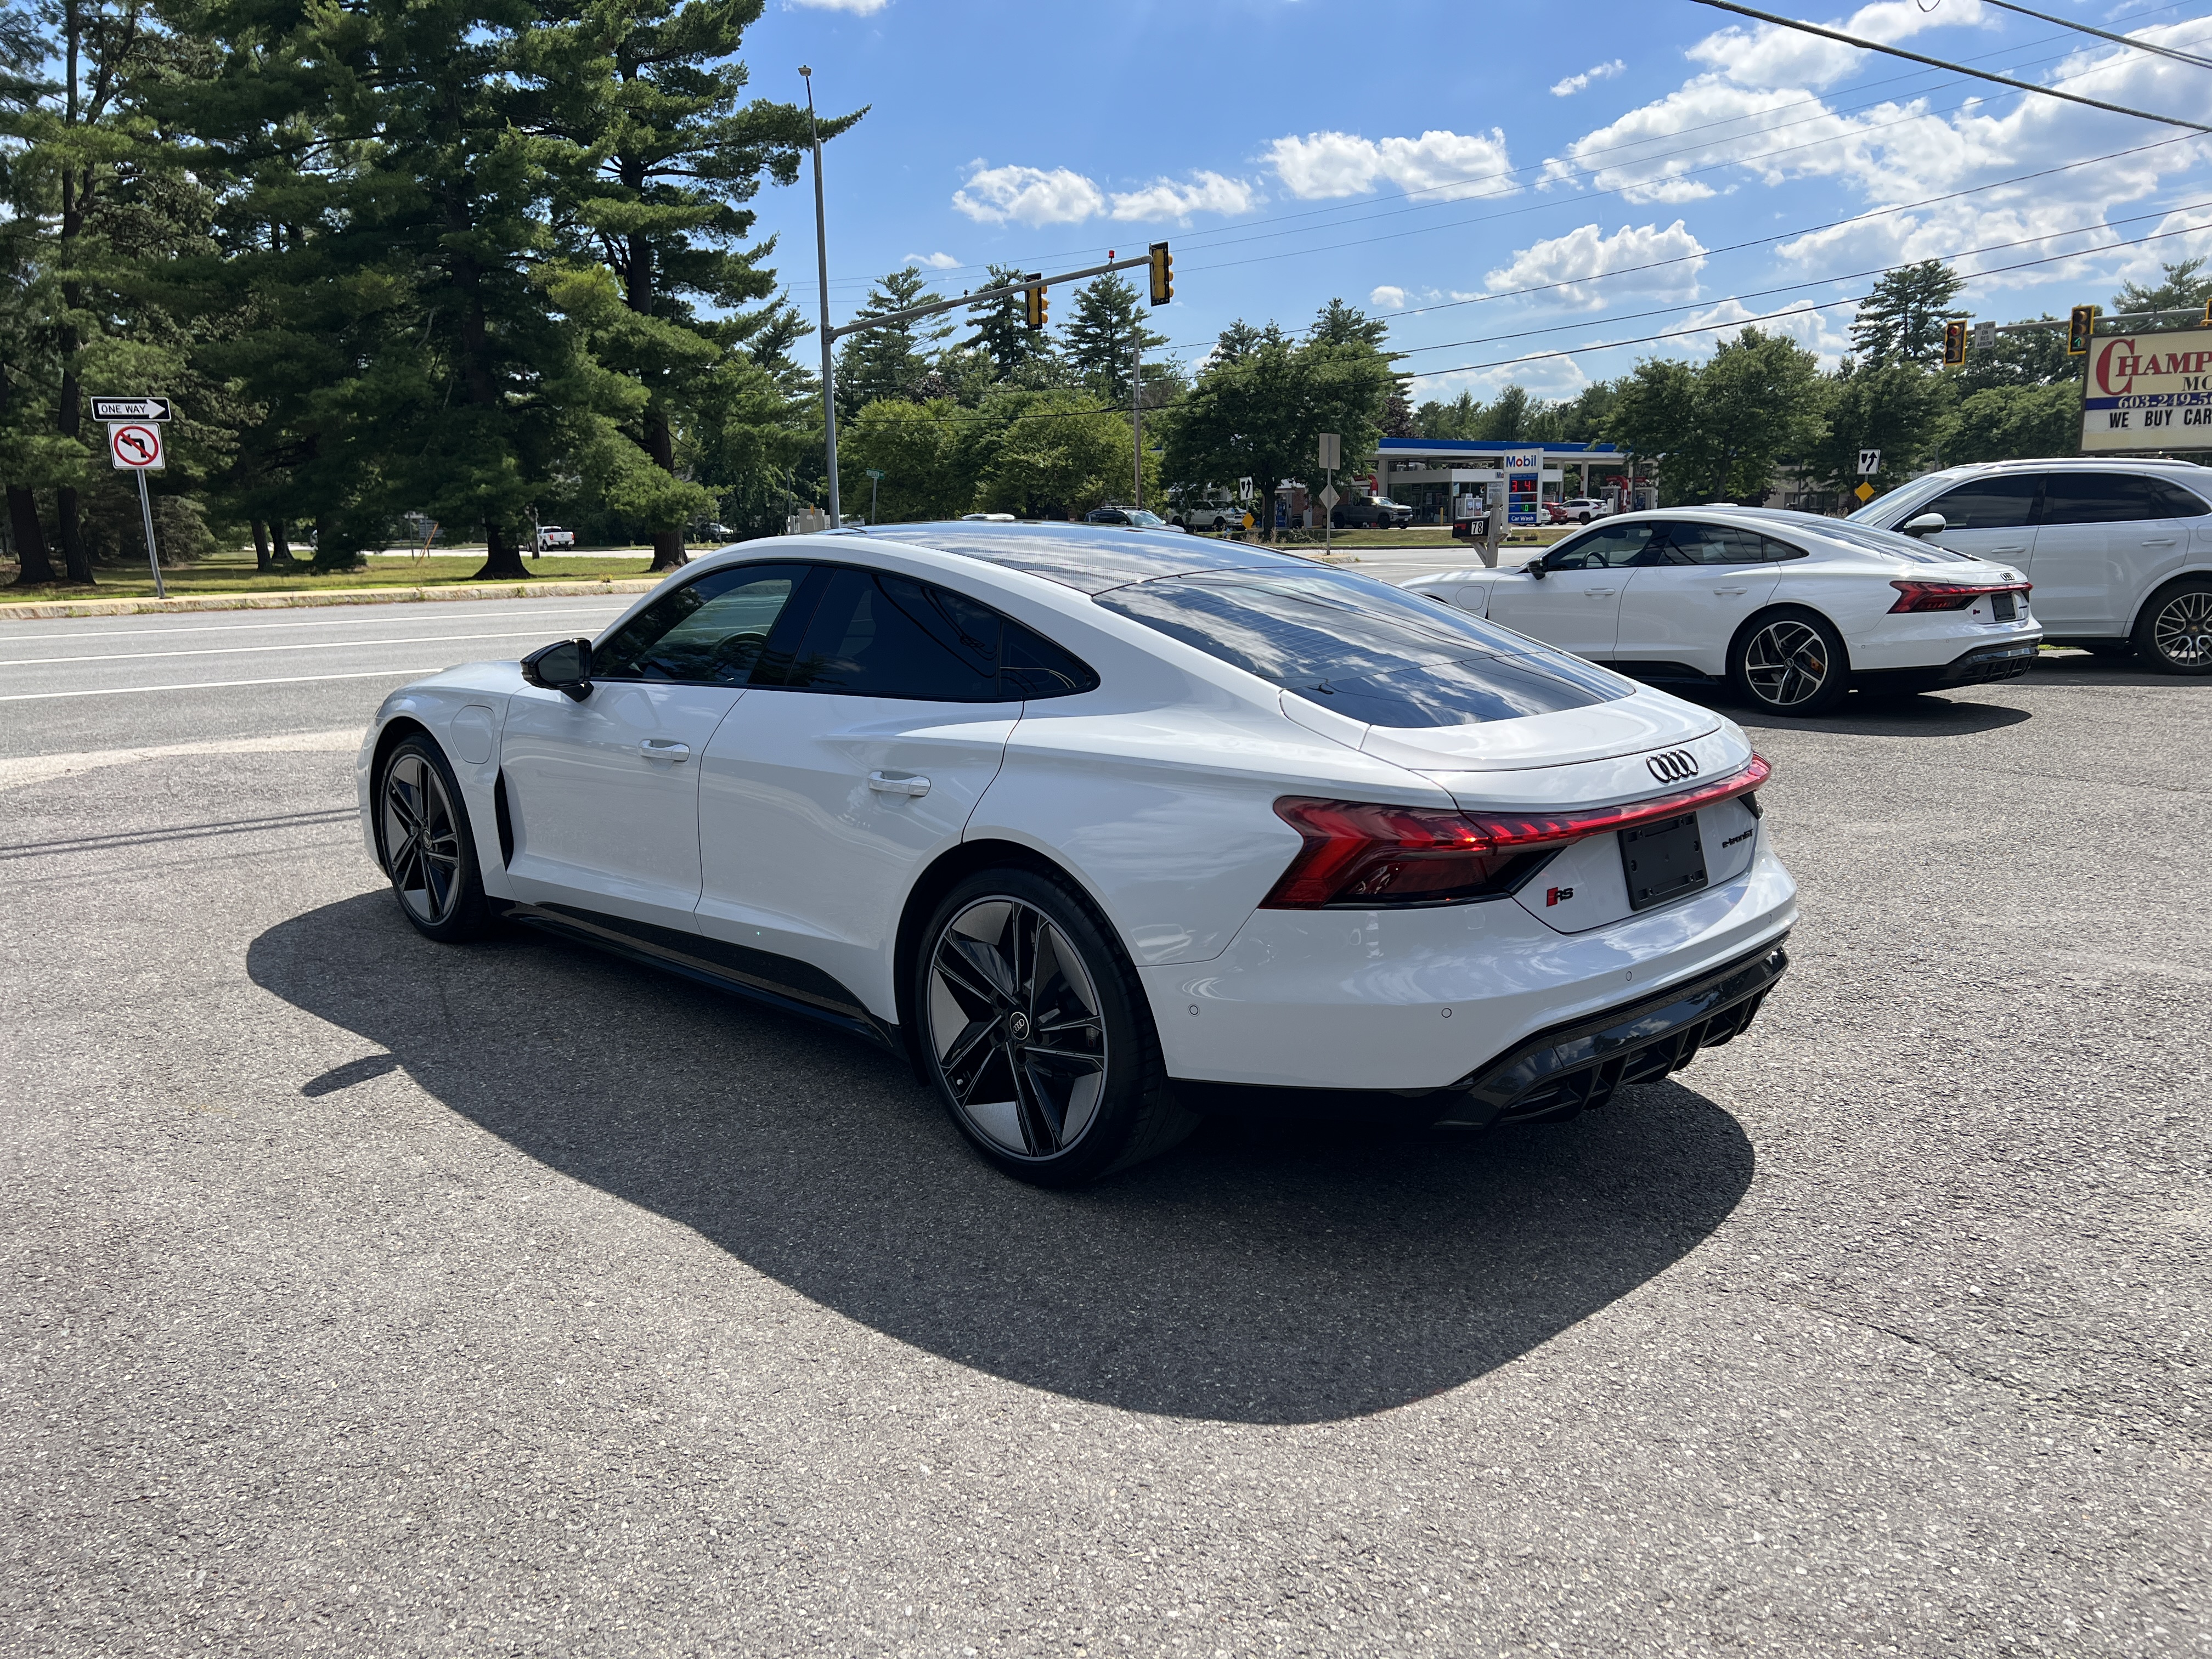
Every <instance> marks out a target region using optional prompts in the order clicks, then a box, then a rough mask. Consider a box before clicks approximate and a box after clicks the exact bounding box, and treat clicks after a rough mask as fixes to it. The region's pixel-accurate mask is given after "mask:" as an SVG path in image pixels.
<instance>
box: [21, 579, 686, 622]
mask: <svg viewBox="0 0 2212 1659" xmlns="http://www.w3.org/2000/svg"><path fill="white" fill-rule="evenodd" d="M661 580H662V579H661V578H660V577H658V576H652V577H644V578H635V577H623V578H621V579H619V580H617V579H614V578H608V579H605V580H599V581H591V580H580V581H528V582H475V583H470V584H468V585H466V586H453V587H333V588H327V589H325V590H324V591H323V592H319V593H318V592H301V593H193V594H189V595H187V596H185V597H184V598H182V599H54V600H51V601H49V600H33V601H30V602H27V603H24V604H20V605H10V604H9V603H7V602H6V601H4V600H0V621H12V620H13V619H15V617H29V618H40V617H138V616H145V615H148V614H149V613H150V614H154V615H161V614H165V613H167V612H170V611H289V610H293V609H295V608H297V607H300V606H303V605H437V604H442V603H444V602H446V601H447V600H457V599H544V598H546V597H547V596H548V595H550V596H552V597H553V598H556V599H560V598H568V597H577V596H581V595H586V594H592V593H650V592H653V589H654V588H656V587H658V586H660V583H661Z"/></svg>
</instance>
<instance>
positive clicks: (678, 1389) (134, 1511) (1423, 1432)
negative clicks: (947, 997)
mask: <svg viewBox="0 0 2212 1659" xmlns="http://www.w3.org/2000/svg"><path fill="white" fill-rule="evenodd" d="M616 608H617V605H616V604H615V603H614V602H609V601H589V602H553V601H543V602H541V601H523V602H519V603H517V604H515V605H452V606H421V607H416V606H404V607H392V608H389V609H379V610H377V611H349V612H343V613H338V612H332V611H301V612H289V613H283V614H282V615H280V616H263V615H255V614H252V613H243V614H241V613H226V614H217V615H215V616H210V617H191V618H174V617H161V618H118V619H113V620H103V621H99V622H82V623H36V624H15V625H7V626H0V633H4V635H5V636H6V644H5V653H4V655H5V665H4V666H0V697H5V698H9V699H12V701H7V702H0V733H4V744H5V747H4V752H0V907H3V908H0V914H4V916H5V918H6V927H5V934H4V938H5V951H4V957H0V1114H4V1119H5V1125H6V1133H5V1138H4V1142H0V1146H4V1152H0V1156H4V1158H5V1159H6V1171H7V1177H6V1186H5V1198H6V1202H5V1205H4V1208H0V1261H4V1266H0V1299H4V1307H5V1323H4V1348H0V1502H4V1504H5V1506H6V1508H5V1520H4V1526H0V1650H5V1651H7V1652H10V1653H22V1654H40V1655H72V1656H74V1655H112V1654H131V1655H168V1654H183V1653H188V1652H189V1653H201V1652H220V1653H223V1654H227V1655H232V1654H234V1655H251V1656H260V1655H289V1654H307V1653H314V1654H345V1655H353V1654H360V1655H378V1656H411V1655H418V1654H422V1655H428V1654H437V1655H455V1656H479V1655H486V1654H493V1653H497V1654H522V1655H563V1656H565V1655H606V1656H632V1655H663V1654H666V1655H687V1656H688V1655H731V1656H738V1655H759V1654H854V1655H877V1654H882V1655H902V1654H915V1655H951V1656H964V1655H969V1654H981V1655H999V1654H1009V1655H1012V1654H1019V1655H1031V1654H1036V1655H1078V1654H1085V1655H1089V1654H1130V1655H1151V1654H1178V1655H1180V1654H1191V1655H1200V1656H1211V1655H1221V1654H1229V1655H1245V1654H1302V1655H1322V1654H1330V1655H1335V1654H1345V1655H1350V1654H1358V1655H1371V1654H1386V1653H1387V1654H1408V1655H1415V1654H1418V1655H1450V1656H1461V1655H1493V1654H1511V1653H1524V1652H1534V1653H1541V1654H1587V1655H1593V1656H1595V1655H1606V1656H1613V1655H1621V1654H1639V1655H1640V1654H1668V1655H1674V1654H1680V1655H1705V1654H1714V1653H1753V1654H1762V1655H1775V1656H1801V1655H1827V1654H1838V1655H1840V1654H1854V1655H1856V1654H1869V1653H1886V1654H1908V1655H1918V1654H1946V1655H2010V1656H2024V1655H2053V1656H2090V1655H2097V1656H2102V1655H2114V1656H2119V1655H2127V1656H2140V1655H2166V1654H2176V1655H2179V1654H2202V1653H2204V1652H2205V1651H2207V1650H2208V1646H2212V1625H2208V1621H2207V1612H2208V1607H2207V1602H2208V1588H2207V1566H2208V1555H2212V1549H2208V1528H2212V1504H2208V1503H2207V1501H2206V1491H2207V1483H2206V1471H2207V1468H2208V1462H2212V1458H2208V1445H2207V1439H2206V1431H2207V1428H2208V1424H2212V1412H2208V1404H2212V1402H2208V1401H2207V1399H2206V1395H2205V1390H2204V1381H2203V1378H2204V1369H2205V1360H2206V1353H2205V1343H2206V1324H2207V1308H2208V1301H2212V1298H2208V1290H2212V1275H2208V1273H2207V1271H2206V1269H2207V1257H2208V1249H2207V1246H2208V1227H2212V1200H2209V1199H2208V1194H2207V1188H2206V1180H2205V1164H2206V1159H2205V1152H2206V1134H2205V1117H2206V1104H2207V1092H2208V1091H2207V1063H2206V1053H2207V1046H2206V1042H2205V1036H2206V1031H2207V1027H2208V1019H2207V1015H2206V1008H2207V1005H2208V1000H2212V959H2208V957H2207V954H2206V951H2205V947H2204V937H2205V935H2204V926H2203V917H2204V915H2206V913H2207V910H2208V908H2212V860H2208V858H2207V856H2206V853H2205V848H2206V847H2207V845H2208V842H2212V803H2208V794H2207V785H2206V781H2205V780H2206V777H2207V775H2208V773H2212V684H2202V683H2199V684H2190V683H2185V682H2179V681H2172V680H2166V679H2161V678H2155V677H2153V676H2149V675H2146V674H2142V673H2139V672H2136V671H2132V670H2130V668H2128V667H2127V666H2126V665H2113V664H2110V663H2101V662H2093V661H2091V660H2089V659H2066V660H2064V661H2063V662H2061V663H2058V664H2057V665H2051V666H2048V667H2045V668H2044V669H2041V670H2039V671H2038V672H2036V673H2035V674H2034V675H2033V676H2032V677H2031V678H2027V679H2026V680H2022V681H2017V682H2014V683H2012V684H2004V685H1999V686H1994V687H1988V688H1984V689H1980V690H1973V691H1969V692H1964V693H1960V694H1956V695H1953V696H1943V697H1928V698H1920V699H1913V700H1911V701H1909V702H1905V703H1901V704H1899V703H1890V704H1873V705H1869V706H1867V707H1864V708H1860V707H1851V708H1847V709H1846V711H1845V712H1844V714H1843V715H1842V716H1841V717H1840V718H1838V719H1836V720H1831V721H1827V722H1822V723H1819V724H1815V725H1803V724H1794V723H1793V724H1786V725H1771V724H1770V725H1766V726H1763V727H1761V728H1760V729H1759V731H1758V733H1757V736H1758V738H1759V743H1760V745H1761V747H1762V749H1763V750H1765V752H1766V753H1767V754H1768V756H1769V757H1771V759H1773V760H1774V762H1775V763H1776V766H1777V775H1776V779H1775V781H1774V783H1773V784H1772V785H1771V787H1770V789H1769V791H1768V792H1767V796H1766V799H1767V801H1768V804H1769V805H1768V810H1769V813H1770V819H1769V822H1770V823H1771V824H1772V825H1773V826H1774V829H1775V833H1776V834H1777V836H1778V838H1779V840H1780V842H1781V844H1782V847H1783V849H1784V854H1785V856H1786V857H1787V858H1788V859H1789V860H1790V863H1791V865H1792V866H1793V868H1794V869H1795V870H1796V873H1797V876H1798V878H1799V879H1800V881H1801V882H1802V884H1803V886H1804V890H1805V917H1804V921H1803V922H1802V926H1801V927H1800V928H1799V930H1798V933H1797V934H1796V939H1795V940H1794V942H1793V945H1792V951H1793V954H1794V956H1795V958H1796V966H1795V969H1794V970H1793V972H1792V974H1791V975H1790V978H1789V980H1788V981H1786V982H1785V984H1784V987H1782V989H1781V990H1780V992H1779V993H1778V994H1777V996H1776V997H1775V998H1774V1000H1772V1001H1771V1003H1770V1004H1769V1006H1768V1007H1767V1009H1766V1010H1765V1012H1764V1013H1763V1014H1762V1016H1761V1018H1760V1020H1759V1024H1757V1025H1755V1026H1754V1027H1753V1030H1751V1031H1750V1032H1749V1033H1748V1034H1747V1036H1745V1037H1743V1038H1741V1039H1740V1040H1739V1041H1737V1042H1735V1043H1734V1044H1733V1045H1731V1046H1730V1047H1729V1048H1724V1049H1722V1050H1720V1051H1718V1052H1717V1053H1714V1054H1710V1055H1708V1056H1706V1057H1705V1058H1702V1059H1701V1060H1699V1061H1698V1062H1697V1063H1696V1064H1695V1065H1694V1066H1692V1067H1691V1068H1690V1069H1689V1070H1688V1071H1686V1072H1685V1073H1681V1074H1680V1076H1679V1077H1678V1078H1677V1079H1675V1080H1674V1081H1672V1082H1669V1083H1666V1084H1662V1085H1655V1086H1651V1087H1648V1088H1644V1089H1640V1090H1636V1091H1629V1092H1627V1093H1626V1095H1624V1097H1621V1098H1620V1099H1619V1100H1618V1101H1617V1102H1616V1103H1614V1104H1613V1105H1611V1106H1609V1107H1608V1108H1607V1109H1604V1110H1603V1111H1601V1112H1599V1113H1595V1114H1591V1115H1586V1116H1584V1117H1583V1118H1581V1119H1578V1120H1577V1121H1572V1122H1569V1123H1565V1124H1561V1125H1556V1126H1552V1127H1539V1128H1530V1129H1524V1130H1521V1131H1517V1132H1509V1133H1499V1134H1496V1135H1486V1136H1474V1137H1459V1136H1452V1135H1448V1134H1441V1133H1436V1134H1419V1135H1412V1136H1405V1137H1400V1138H1394V1139H1363V1138H1359V1137H1356V1136H1347V1135H1342V1134H1337V1135H1328V1134H1320V1133H1262V1132H1258V1131H1245V1132H1238V1133H1230V1132H1227V1131H1209V1132H1206V1133H1204V1134H1202V1135H1201V1137H1200V1139H1198V1140H1196V1141H1195V1142H1194V1143H1192V1144H1190V1145H1188V1146H1186V1147H1185V1148H1184V1149H1183V1150H1182V1151H1181V1152H1178V1153H1177V1154H1176V1155H1174V1156H1172V1157H1170V1158H1167V1159H1164V1160H1162V1161H1160V1162H1158V1163H1156V1164H1152V1165H1149V1166H1146V1167H1145V1168H1143V1169H1140V1170H1135V1171H1132V1172H1129V1173H1127V1174H1126V1175H1124V1176H1121V1177H1118V1178H1116V1179H1115V1180H1113V1181H1111V1182H1108V1183H1106V1184H1104V1185H1102V1186H1100V1187H1098V1188H1095V1189H1093V1190H1091V1191H1089V1192H1085V1193H1081V1194H1049V1193H1041V1192H1036V1191H1031V1190H1029V1189H1027V1188H1022V1187H1019V1186H1018V1185H1015V1184H1012V1183H1011V1182H1006V1181H1005V1180H1003V1179H1001V1178H1000V1177H998V1176H994V1175H993V1174H992V1173H991V1172H989V1171H988V1170H986V1169H985V1168H984V1167H983V1166H982V1165H981V1164H979V1163H978V1162H977V1161H976V1160H975V1158H972V1157H971V1156H970V1155H969V1153H968V1152H966V1151H965V1149H964V1148H963V1146H962V1144H961V1143H960V1141H959V1140H958V1139H957V1135H956V1134H955V1133H954V1132H953V1130H952V1129H951V1127H950V1126H949V1125H948V1124H947V1123H946V1121H945V1119H944V1118H943V1116H942V1115H941V1114H940V1113H939V1111H938V1109H936V1107H935V1106H934V1104H933V1103H932V1102H931V1101H930V1100H929V1098H928V1097H926V1096H925V1095H924V1093H923V1092H922V1091H921V1090H920V1089H919V1088H918V1087H917V1086H916V1085H915V1083H914V1081H913V1080H912V1079H911V1077H910V1076H909V1075H908V1074H907V1073H905V1072H903V1071H902V1068H901V1067H900V1066H898V1065H896V1064H895V1063H894V1062H892V1061H890V1060H888V1059H886V1058H885V1057H884V1056H882V1055H881V1054H877V1053H874V1052H872V1051H871V1050H869V1049H867V1048H863V1047H861V1046H860V1045H859V1044H857V1043H856V1042H851V1041H848V1040H847V1039H845V1038H842V1037H841V1036H836V1035H835V1034H833V1033H829V1032H826V1031H823V1030H817V1029H814V1028H812V1027H810V1026H806V1025H802V1024H795V1023H793V1022H791V1021H788V1020H786V1019H783V1018H779V1017H776V1016H775V1015H772V1014H769V1013H765V1012H758V1011H756V1010H754V1009H752V1008H750V1007H749V1006H744V1005H741V1004H738V1003H736V1002H732V1001H729V1000H723V999H720V998H718V997H716V996H714V995H712V994H708V993H706V992H704V991H702V990H699V989H696V988H694V987H689V986H687V985H685V984H683V983H680V982H677V981H663V980H660V979H657V978H653V977H651V976H648V975H646V974H645V973H643V972H641V970H639V969H634V968H632V967H629V966H627V965H625V964H623V963H617V962H615V961H613V960H611V959H608V958H603V957H596V956H593V955H591V954H588V953H586V952H583V951H576V950H572V949H569V948H566V947H563V946H560V945H553V944H550V943H540V942H536V941H533V940H531V939H503V940H501V941H499V942H495V943H492V944H488V945H481V946H477V947H472V948H466V949H441V948H440V947H437V946H435V945H428V944H427V943H425V942H424V941H422V940H421V939H418V938H417V937H416V936H415V935H414V934H413V933H411V932H410V930H409V929H408V928H407V927H406V926H405V925H404V923H403V922H402V921H401V920H400V918H399V916H398V914H397V912H396V910H395V908H394V907H393V905H392V902H391V900H390V898H389V897H388V896H386V894H385V893H384V892H383V891H382V890H380V882H379V878H378V876H377V873H376V872H375V871H374V869H373V868H372V867H371V866H370V865H369V863H368V860H367V859H366V857H365V856H364V854H363V853H362V847H361V841H360V837H359V834H358V831H357V829H356V827H355V825H354V823H353V822H352V819H351V815H350V814H351V803H352V798H353V784H352V777H351V766H352V753H351V750H352V747H353V741H354V734H355V732H356V731H357V729H358V727H359V726H360V724H361V723H362V720H364V719H365V718H366V717H367V715H368V713H369V711H370V710H371V709H372V708H374V705H375V703H376V702H377V700H378V699H379V698H380V696H382V695H383V693H384V692H385V691H386V690H387V689H388V688H389V687H390V686H391V685H392V684H396V683H397V682H398V680H399V679H400V678H404V675H405V673H406V672H407V671H412V670H420V669H425V668H431V667H435V666H437V665H441V664H442V663H445V662H447V661H450V660H454V659H459V658H462V657H465V656H473V655H513V654H514V653H517V652H519V651H520V650H522V649H524V648H526V647H527V646H528V645H530V644H532V643H535V642H537V641H541V640H544V639H550V638H555V637H559V636H561V635H564V634H568V633H572V632H583V631H586V630H587V629H589V628H590V627H592V626H593V625H595V623H596V622H597V621H598V620H599V619H603V618H605V617H607V616H609V615H611V614H612V613H613V611H614V610H615V609H616ZM232 630H235V631H232ZM293 647H304V648H301V649H294V648H293ZM191 652H206V653H217V654H207V655H197V656H196V655H190V654H186V653H191ZM54 659H62V660H54ZM346 675H351V676H356V677H357V678H339V677H340V676H346ZM128 688H136V689H128ZM146 688H164V689H151V690H149V689H146ZM1856 701H1857V700H1855V702H1856ZM1735 712H1737V713H1739V714H1741V711H1735Z"/></svg>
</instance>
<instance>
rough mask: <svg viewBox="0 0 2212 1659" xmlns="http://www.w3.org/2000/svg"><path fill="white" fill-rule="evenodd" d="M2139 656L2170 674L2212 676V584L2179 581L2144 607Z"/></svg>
mask: <svg viewBox="0 0 2212 1659" xmlns="http://www.w3.org/2000/svg"><path fill="white" fill-rule="evenodd" d="M2135 647H2136V655H2137V656H2139V657H2142V658H2143V659H2146V660H2148V662H2150V663H2152V664H2153V665H2155V666H2157V667H2159V668H2162V669H2164V670H2165V671H2166V672H2167V673H2169V674H2212V581H2204V580H2201V579H2200V580H2189V581H2181V582H2176V583H2175V584H2174V585H2173V586H2172V587H2169V588H2167V589H2166V591H2165V592H2162V593H2160V594H2158V595H2157V596H2156V597H2154V599H2152V600H2151V602H2150V603H2149V604H2148V605H2145V606H2144V607H2143V613H2142V620H2141V621H2140V622H2138V623H2136V635H2135Z"/></svg>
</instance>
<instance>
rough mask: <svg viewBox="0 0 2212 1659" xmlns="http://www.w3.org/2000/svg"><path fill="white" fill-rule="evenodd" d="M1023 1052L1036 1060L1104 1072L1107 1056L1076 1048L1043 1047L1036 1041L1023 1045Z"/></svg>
mask: <svg viewBox="0 0 2212 1659" xmlns="http://www.w3.org/2000/svg"><path fill="white" fill-rule="evenodd" d="M1022 1053H1023V1054H1026V1055H1027V1056H1028V1057H1029V1058H1030V1059H1031V1060H1042V1061H1044V1062H1047V1063H1048V1064H1052V1065H1058V1066H1075V1067H1076V1068H1078V1069H1079V1070H1081V1071H1085V1072H1103V1071H1104V1070H1105V1069H1106V1058H1105V1056H1104V1055H1103V1054H1084V1053H1082V1052H1080V1051H1079V1050H1077V1049H1074V1048H1040V1047H1038V1046H1037V1045H1036V1043H1034V1042H1029V1043H1024V1044H1023V1045H1022Z"/></svg>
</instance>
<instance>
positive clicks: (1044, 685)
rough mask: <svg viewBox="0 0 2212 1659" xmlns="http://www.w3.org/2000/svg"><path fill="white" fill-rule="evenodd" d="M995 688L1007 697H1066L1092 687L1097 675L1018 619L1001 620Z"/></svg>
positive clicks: (1094, 685) (1095, 685) (1095, 687)
mask: <svg viewBox="0 0 2212 1659" xmlns="http://www.w3.org/2000/svg"><path fill="white" fill-rule="evenodd" d="M1000 628H1001V629H1002V630H1003V631H1002V632H1001V633H1000V636H999V689H1000V691H1002V692H1004V693H1005V694H1006V696H1010V697H1028V698H1032V699H1033V698H1037V697H1066V696H1073V695H1074V694H1075V693H1077V692H1078V691H1090V690H1096V689H1097V684H1098V676H1097V675H1096V674H1094V673H1092V672H1091V670H1090V668H1089V666H1088V665H1085V664H1084V663H1081V662H1079V661H1077V660H1076V659H1074V658H1073V657H1072V656H1070V655H1068V653H1066V652H1065V651H1063V650H1061V649H1060V647H1058V646H1056V645H1054V643H1053V642H1052V641H1050V640H1048V639H1046V638H1045V637H1043V635H1039V634H1033V633H1031V632H1030V630H1029V629H1026V628H1024V627H1023V626H1022V625H1021V624H1020V623H1018V622H1009V623H1001V624H1000Z"/></svg>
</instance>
